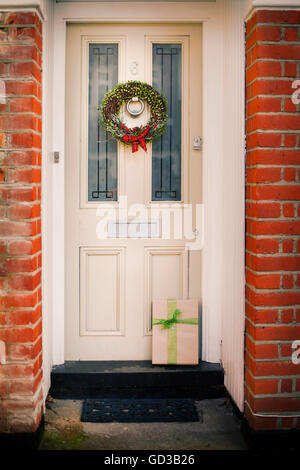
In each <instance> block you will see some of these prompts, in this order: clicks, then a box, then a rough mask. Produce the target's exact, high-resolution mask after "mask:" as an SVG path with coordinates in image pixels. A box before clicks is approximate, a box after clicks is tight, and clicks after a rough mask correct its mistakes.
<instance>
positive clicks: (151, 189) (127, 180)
mask: <svg viewBox="0 0 300 470" xmlns="http://www.w3.org/2000/svg"><path fill="white" fill-rule="evenodd" d="M128 80H138V81H141V82H147V83H150V84H152V86H153V87H154V88H156V89H157V90H158V91H159V92H161V93H164V95H165V96H166V99H167V103H168V122H167V128H166V130H165V132H164V134H163V135H162V137H160V138H158V139H157V140H155V141H153V143H152V144H147V152H145V151H144V150H143V149H142V148H141V147H140V146H139V150H138V151H137V152H135V153H133V152H132V149H131V147H124V146H123V145H122V144H120V143H118V142H117V141H115V140H114V139H113V138H111V137H110V135H109V134H108V133H106V132H105V130H104V129H103V128H102V127H101V126H100V125H99V119H100V112H99V109H98V106H99V104H101V100H102V98H103V96H104V94H105V93H106V92H107V91H108V90H110V89H112V88H113V87H114V86H115V85H116V84H117V83H118V82H126V81H128ZM200 98H201V26H200V25H189V24H173V25H171V24H89V25H86V24H84V25H83V24H72V25H69V26H68V28H67V82H66V151H65V188H66V190H65V194H66V200H65V204H66V207H65V209H66V211H65V212H66V224H65V240H66V242H65V243H66V245H65V253H66V260H65V266H66V268H65V275H66V283H65V285H66V293H65V312H66V318H65V331H66V338H65V339H66V343H65V359H66V360H149V359H151V318H152V300H153V299H167V298H170V297H171V298H184V299H186V298H197V299H198V301H199V308H200V306H201V279H200V273H201V252H200V249H199V237H198V235H199V220H200V217H198V216H199V210H198V209H199V207H201V206H200V204H201V180H202V178H201V151H200V150H199V139H197V137H198V136H201V99H200ZM150 112H151V110H150V109H149V106H147V103H146V106H145V109H144V111H143V113H142V114H140V115H139V116H138V117H132V116H130V115H129V114H128V112H127V111H126V107H123V108H121V111H120V113H121V115H122V118H123V120H124V121H125V122H126V124H127V125H128V126H130V127H133V126H136V125H140V124H144V123H145V122H146V121H147V119H148V118H149V115H150ZM195 137H196V138H195Z"/></svg>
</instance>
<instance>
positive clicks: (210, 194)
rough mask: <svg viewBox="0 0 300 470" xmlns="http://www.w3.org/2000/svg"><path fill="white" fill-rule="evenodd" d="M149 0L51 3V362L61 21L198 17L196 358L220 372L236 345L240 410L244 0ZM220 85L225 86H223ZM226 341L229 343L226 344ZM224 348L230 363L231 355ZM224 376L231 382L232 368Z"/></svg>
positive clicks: (58, 241) (58, 352) (60, 278)
mask: <svg viewBox="0 0 300 470" xmlns="http://www.w3.org/2000/svg"><path fill="white" fill-rule="evenodd" d="M151 3H152V2H140V4H139V8H137V7H136V2H122V3H118V4H117V5H118V6H117V8H116V3H114V2H110V4H109V3H108V2H104V3H102V2H100V3H85V2H66V3H55V4H54V7H53V8H54V11H53V18H52V24H53V29H52V41H51V42H52V53H51V56H52V62H53V67H52V71H53V72H52V77H51V80H52V84H51V85H52V86H51V91H50V93H51V99H50V100H49V102H51V103H52V112H51V114H52V120H51V121H52V122H51V124H52V136H53V137H52V150H53V152H54V151H56V152H59V154H60V161H59V163H56V164H53V165H52V175H51V176H52V220H53V223H52V230H51V232H52V233H51V235H50V236H51V244H52V253H53V257H52V267H51V272H52V308H51V310H52V312H53V318H52V332H51V336H52V339H53V341H52V364H53V365H56V364H62V363H63V362H64V303H65V298H64V275H65V272H64V243H65V242H64V220H65V214H64V184H65V183H64V153H65V86H62V84H65V61H66V26H67V23H69V22H77V23H78V22H84V23H89V22H100V23H101V22H102V23H111V22H120V23H121V22H124V23H135V22H142V23H145V22H165V23H202V34H203V37H202V44H203V46H202V47H203V53H202V58H203V59H202V60H203V64H202V70H203V76H202V80H203V84H202V91H203V109H202V112H203V135H202V139H203V151H202V155H201V153H199V158H202V164H203V181H202V184H203V203H204V222H205V223H204V247H203V250H202V262H203V265H202V279H203V286H202V299H203V302H202V316H203V330H202V342H203V343H202V359H203V360H205V361H208V362H217V363H219V362H222V363H223V364H224V368H225V370H226V367H225V363H224V360H225V356H224V351H225V352H226V351H227V350H229V349H230V348H231V350H232V348H235V350H233V353H234V354H235V356H236V357H237V361H238V362H237V364H238V369H239V370H238V383H237V389H238V391H237V393H236V399H235V401H236V403H237V404H238V406H239V407H240V408H242V406H243V405H242V403H243V367H244V236H245V235H244V160H243V156H244V153H245V145H244V135H245V133H244V30H243V24H244V20H243V18H244V15H245V12H246V6H247V0H240V2H236V0H216V2H174V3H169V2H157V3H155V11H153V3H152V5H151ZM237 3H238V4H237ZM170 12H171V13H170ZM220 51H221V53H220ZM227 51H228V52H229V53H228V54H226V52H227ZM225 55H226V61H225V60H224V57H225ZM225 85H228V88H227V89H226V92H225V88H224V87H225ZM212 123H213V124H212ZM226 178H229V182H230V184H229V183H228V184H227V182H226ZM212 183H213V184H212ZM225 214H226V217H225V216H224V215H225ZM228 269H230V278H229V276H228ZM233 328H234V331H233ZM235 338H236V339H235ZM227 343H230V344H231V345H230V347H227ZM232 343H234V344H233V345H232ZM228 348H229V349H228ZM230 354H231V353H229V356H228V360H229V362H230V360H231V359H232V354H231V355H230ZM228 370H230V367H229V368H228ZM233 373H235V372H233ZM228 377H229V378H228V379H227V380H229V381H230V373H229V375H228ZM235 377H236V375H235ZM234 380H235V379H234ZM225 383H226V373H225ZM234 385H235V386H236V384H234Z"/></svg>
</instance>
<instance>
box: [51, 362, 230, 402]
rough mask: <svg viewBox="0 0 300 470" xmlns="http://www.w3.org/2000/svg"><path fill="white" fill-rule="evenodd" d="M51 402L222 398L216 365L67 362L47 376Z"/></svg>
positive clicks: (221, 381)
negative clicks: (107, 398)
mask: <svg viewBox="0 0 300 470" xmlns="http://www.w3.org/2000/svg"><path fill="white" fill-rule="evenodd" d="M49 393H50V395H51V396H52V397H53V398H59V399H84V398H99V397H102V398H105V397H110V398H112V397H122V398H134V397H136V398H146V397H153V398H154V397H158V398H163V397H170V398H171V397H182V398H183V397H191V398H216V397H220V396H224V395H225V388H224V371H223V368H222V367H221V365H220V364H214V363H210V362H204V361H202V362H200V363H199V365H196V366H177V365H172V366H171V365H170V366H169V365H168V366H157V365H152V363H151V361H67V362H65V363H64V364H62V365H58V366H54V367H53V369H52V372H51V388H50V391H49Z"/></svg>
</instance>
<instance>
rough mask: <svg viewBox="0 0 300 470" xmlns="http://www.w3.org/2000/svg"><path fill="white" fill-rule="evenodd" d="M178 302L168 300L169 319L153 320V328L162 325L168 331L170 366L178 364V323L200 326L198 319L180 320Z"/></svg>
mask: <svg viewBox="0 0 300 470" xmlns="http://www.w3.org/2000/svg"><path fill="white" fill-rule="evenodd" d="M176 307H177V302H176V300H174V299H168V318H167V319H166V318H153V320H152V326H154V325H161V328H162V330H164V329H167V330H168V364H177V323H185V324H187V325H198V324H199V321H198V318H183V319H180V318H178V316H179V315H181V314H182V312H181V311H180V310H179V309H178V308H176Z"/></svg>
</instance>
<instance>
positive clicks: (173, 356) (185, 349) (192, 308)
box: [152, 299, 199, 364]
mask: <svg viewBox="0 0 300 470" xmlns="http://www.w3.org/2000/svg"><path fill="white" fill-rule="evenodd" d="M198 323H199V320H198V301H197V300H195V299H191V300H175V299H168V300H154V301H153V303H152V364H198V363H199V336H198Z"/></svg>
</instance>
